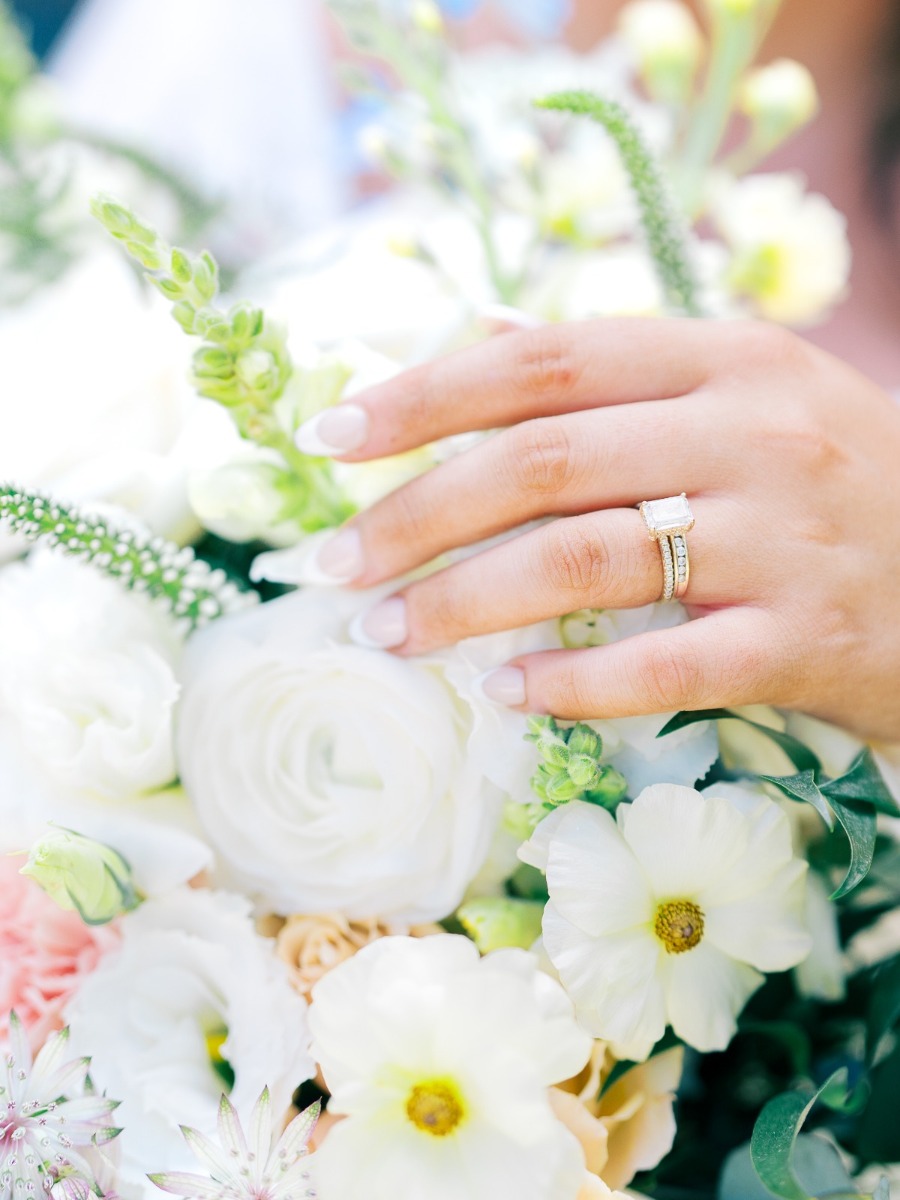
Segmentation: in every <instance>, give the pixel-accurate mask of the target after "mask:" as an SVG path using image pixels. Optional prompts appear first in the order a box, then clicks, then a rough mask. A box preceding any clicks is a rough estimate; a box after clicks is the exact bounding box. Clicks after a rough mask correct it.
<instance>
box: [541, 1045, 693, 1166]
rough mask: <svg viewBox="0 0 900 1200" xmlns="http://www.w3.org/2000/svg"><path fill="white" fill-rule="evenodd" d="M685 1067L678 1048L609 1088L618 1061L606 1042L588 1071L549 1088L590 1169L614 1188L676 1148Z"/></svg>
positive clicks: (634, 1069)
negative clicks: (678, 1102) (677, 1107)
mask: <svg viewBox="0 0 900 1200" xmlns="http://www.w3.org/2000/svg"><path fill="white" fill-rule="evenodd" d="M683 1062H684V1051H683V1049H682V1048H681V1047H680V1046H676V1047H674V1048H673V1049H672V1050H666V1051H664V1052H663V1053H662V1054H657V1055H654V1057H653V1058H651V1059H648V1061H647V1062H645V1063H640V1064H639V1065H638V1066H636V1067H632V1068H631V1069H630V1070H628V1071H626V1072H625V1074H624V1075H621V1076H620V1077H619V1078H618V1079H616V1080H615V1082H614V1083H612V1084H611V1085H610V1086H609V1087H605V1084H606V1081H607V1080H608V1078H609V1075H610V1072H611V1071H612V1069H613V1067H614V1066H615V1065H616V1059H615V1057H614V1056H613V1055H612V1054H611V1053H610V1050H609V1047H608V1046H607V1045H606V1043H605V1042H595V1043H594V1049H593V1052H592V1054H591V1060H590V1062H589V1063H588V1066H587V1067H586V1068H585V1070H584V1071H582V1073H581V1074H580V1075H579V1076H577V1077H576V1078H575V1079H572V1080H569V1081H568V1082H567V1083H565V1084H563V1085H562V1087H559V1088H552V1089H551V1091H550V1102H551V1104H552V1105H553V1109H554V1111H555V1113H556V1115H557V1116H558V1117H559V1119H560V1120H561V1121H562V1122H563V1123H564V1124H565V1125H566V1127H567V1128H569V1129H571V1130H572V1132H573V1133H574V1134H575V1136H576V1137H577V1138H578V1140H579V1142H581V1148H582V1150H583V1151H584V1157H585V1163H586V1164H587V1168H588V1170H589V1171H591V1172H592V1173H593V1174H594V1175H598V1176H600V1177H601V1178H602V1179H603V1182H604V1183H606V1184H608V1185H609V1186H610V1187H614V1188H617V1187H625V1186H626V1185H627V1184H629V1183H630V1182H631V1180H632V1179H633V1178H634V1176H635V1175H636V1174H637V1172H638V1171H649V1170H652V1168H653V1167H655V1166H656V1165H657V1164H658V1163H659V1162H661V1161H662V1159H663V1158H664V1157H665V1155H666V1154H668V1153H669V1151H670V1150H671V1149H672V1142H673V1140H674V1138H675V1115H674V1113H673V1111H672V1106H673V1102H674V1100H675V1091H676V1089H677V1088H678V1085H679V1083H680V1082H681V1069H682V1065H683ZM601 1093H602V1094H601Z"/></svg>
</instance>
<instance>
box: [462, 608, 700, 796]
mask: <svg viewBox="0 0 900 1200" xmlns="http://www.w3.org/2000/svg"><path fill="white" fill-rule="evenodd" d="M686 620H687V616H686V614H685V612H684V610H683V609H682V608H681V607H680V605H677V604H650V605H647V606H646V607H644V608H634V609H623V610H621V611H619V612H613V611H608V612H598V611H595V610H588V609H585V610H584V611H583V612H580V613H574V614H572V615H571V616H570V617H564V618H563V619H562V620H561V621H543V622H541V623H540V624H538V625H531V626H529V627H528V628H526V629H517V630H514V631H512V632H510V633H501V634H491V635H489V636H486V637H479V638H471V639H469V640H468V641H465V642H462V643H461V644H460V646H459V648H458V652H457V654H456V655H455V656H454V658H453V659H451V660H450V661H449V663H448V668H447V669H448V673H449V674H450V677H451V678H452V679H453V681H454V683H456V685H457V687H458V688H459V690H460V692H461V693H462V694H463V695H464V696H465V697H466V699H467V700H468V701H469V703H470V704H471V705H472V707H473V709H474V710H475V714H476V724H475V729H474V732H473V736H472V739H471V754H472V756H473V757H475V758H476V759H477V760H478V762H479V763H480V764H481V766H482V769H483V771H484V772H485V774H486V775H487V776H488V778H490V779H491V780H493V782H494V783H496V784H497V785H498V786H499V787H501V788H502V789H503V790H504V791H505V792H507V793H508V794H509V795H510V796H512V797H513V799H515V800H519V801H523V802H524V801H530V800H532V799H534V796H533V793H532V792H531V788H530V786H529V780H530V778H531V776H532V775H533V774H534V771H535V769H536V767H537V759H536V756H535V753H534V748H533V746H532V745H531V744H530V743H528V742H526V741H525V740H524V737H525V733H526V731H527V726H526V718H525V717H524V716H523V715H522V714H521V713H516V712H513V711H512V710H510V709H506V708H500V707H498V706H497V705H495V704H490V703H489V702H488V701H486V700H485V699H484V698H483V696H481V695H480V694H479V693H478V691H477V689H475V688H473V687H472V679H473V677H475V676H477V675H478V674H480V673H481V672H482V671H486V670H489V669H490V668H491V667H498V666H501V665H502V664H503V663H505V662H508V661H509V660H510V659H512V658H515V657H516V656H518V655H520V654H528V653H531V652H532V651H536V650H559V649H562V648H563V647H564V646H600V645H604V644H606V643H608V642H615V641H619V640H620V639H621V638H623V637H631V636H633V635H637V634H640V633H644V632H645V631H648V630H653V629H666V628H669V627H671V626H673V625H680V624H681V623H682V622H684V621H686ZM672 716H674V713H661V714H659V715H658V716H650V717H622V718H617V719H611V720H604V721H588V722H587V724H588V725H590V727H591V728H592V729H594V730H596V732H597V733H599V734H600V736H601V737H602V739H603V753H604V761H609V762H611V763H612V764H613V766H615V767H616V768H618V770H620V771H621V772H622V774H623V775H624V776H625V778H626V779H627V780H628V784H629V792H630V794H631V795H632V796H634V795H637V793H638V792H639V791H641V789H642V788H644V787H646V786H647V785H648V784H651V783H656V782H658V781H659V780H660V779H666V780H668V781H669V782H672V783H683V784H693V783H695V782H696V781H697V780H698V779H700V778H701V777H702V776H703V775H705V774H706V772H707V771H708V770H709V768H710V767H711V766H712V764H713V762H715V760H716V757H717V755H718V741H717V737H716V731H715V727H713V726H710V724H709V723H708V722H700V723H697V724H695V725H689V726H686V727H685V728H684V729H681V730H679V731H677V732H676V733H672V734H668V735H667V736H666V737H664V738H659V737H657V734H658V733H659V731H660V730H661V729H662V728H663V726H664V725H665V724H666V722H667V721H668V720H669V719H670V718H671V717H672Z"/></svg>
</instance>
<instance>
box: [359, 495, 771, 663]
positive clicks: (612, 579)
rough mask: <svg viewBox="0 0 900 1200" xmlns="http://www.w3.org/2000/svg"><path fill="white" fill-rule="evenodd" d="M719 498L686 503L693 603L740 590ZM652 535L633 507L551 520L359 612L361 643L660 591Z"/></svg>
mask: <svg viewBox="0 0 900 1200" xmlns="http://www.w3.org/2000/svg"><path fill="white" fill-rule="evenodd" d="M729 507H730V506H729V505H728V504H727V503H726V502H720V501H711V500H702V501H701V502H700V503H698V504H695V505H694V512H695V515H696V518H697V526H696V532H692V533H691V534H689V535H688V540H689V544H690V546H689V548H690V556H691V583H690V586H689V588H688V593H687V595H686V597H685V602H686V603H689V604H691V605H692V606H693V607H695V608H699V609H702V608H704V607H710V606H716V607H721V606H724V605H730V604H738V603H741V602H743V601H744V600H746V599H748V598H749V597H748V596H747V595H746V594H745V593H746V588H745V586H742V585H744V584H745V579H746V575H745V572H744V571H743V570H742V569H741V567H740V565H739V564H737V563H735V560H734V556H733V555H731V554H723V553H721V551H722V549H723V548H724V547H727V546H728V528H729V526H730V525H731V521H730V519H729V516H728V509H729ZM662 584H663V566H662V558H661V555H660V549H659V545H658V544H657V543H656V542H654V541H652V540H651V539H650V538H649V537H648V536H647V530H646V527H645V526H644V522H643V520H642V518H641V516H640V514H639V513H637V512H636V511H635V510H634V509H609V510H606V511H604V512H597V513H590V514H587V515H583V516H577V517H566V518H561V519H559V520H556V521H552V522H550V523H548V524H546V525H543V526H541V527H540V528H539V529H533V530H530V531H528V532H526V533H522V534H520V535H519V536H517V537H514V538H511V539H510V540H509V541H506V542H504V543H502V544H501V545H499V546H494V547H492V548H491V549H488V550H484V551H482V552H481V553H479V554H475V555H472V556H471V557H470V558H467V559H465V560H463V561H462V562H459V563H457V564H455V565H454V566H451V567H448V568H447V569H445V570H443V571H439V572H436V573H435V574H433V575H430V576H427V577H426V578H424V579H422V580H419V581H418V582H416V583H413V584H410V585H409V586H408V587H406V588H404V589H403V590H402V591H401V592H399V593H397V594H396V595H394V596H391V597H388V598H387V599H386V600H382V601H381V602H380V603H379V604H377V605H376V606H375V607H374V608H372V609H371V610H369V611H368V612H367V613H365V614H363V615H362V617H361V618H360V619H359V620H358V622H357V625H356V630H355V636H356V639H357V640H358V641H361V642H363V643H364V644H368V645H373V646H379V647H382V648H385V649H396V650H399V651H400V653H403V654H421V653H423V652H425V651H428V650H433V649H436V648H437V647H439V646H445V645H450V644H452V643H454V642H458V641H461V640H462V639H463V638H467V637H474V636H476V635H479V634H485V633H494V632H498V631H500V630H505V629H513V628H516V627H519V626H523V625H528V624H533V623H535V622H537V621H542V620H546V619H549V618H554V617H561V616H564V615H565V614H566V613H570V612H574V611H575V610H577V609H581V608H636V607H640V606H641V605H644V604H650V603H652V602H653V601H655V600H658V599H659V598H660V595H661V592H662Z"/></svg>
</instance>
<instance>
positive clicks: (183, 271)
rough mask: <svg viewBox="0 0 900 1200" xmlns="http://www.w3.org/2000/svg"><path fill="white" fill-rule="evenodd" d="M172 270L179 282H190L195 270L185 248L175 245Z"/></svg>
mask: <svg viewBox="0 0 900 1200" xmlns="http://www.w3.org/2000/svg"><path fill="white" fill-rule="evenodd" d="M170 261H171V265H170V270H171V272H172V275H173V276H174V277H175V279H177V280H178V282H179V283H190V282H191V279H192V278H193V274H194V272H193V271H192V269H191V260H190V259H189V258H188V256H187V255H186V254H185V252H184V251H183V250H179V249H178V248H177V247H175V248H174V249H173V250H172V255H171V260H170Z"/></svg>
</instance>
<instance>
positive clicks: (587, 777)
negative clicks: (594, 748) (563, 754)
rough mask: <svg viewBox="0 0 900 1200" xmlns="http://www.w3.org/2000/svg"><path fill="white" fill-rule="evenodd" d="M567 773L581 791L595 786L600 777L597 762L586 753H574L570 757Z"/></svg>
mask: <svg viewBox="0 0 900 1200" xmlns="http://www.w3.org/2000/svg"><path fill="white" fill-rule="evenodd" d="M566 774H567V775H568V776H569V778H570V779H571V781H572V782H573V783H574V784H576V785H577V787H578V788H579V789H580V790H581V791H584V790H585V789H586V788H592V787H594V785H595V784H596V783H597V782H598V781H599V779H600V770H599V768H598V766H597V764H596V762H595V761H594V760H593V758H589V757H588V756H587V755H586V754H574V755H573V756H572V757H571V758H570V759H569V763H568V766H567V767H566Z"/></svg>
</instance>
